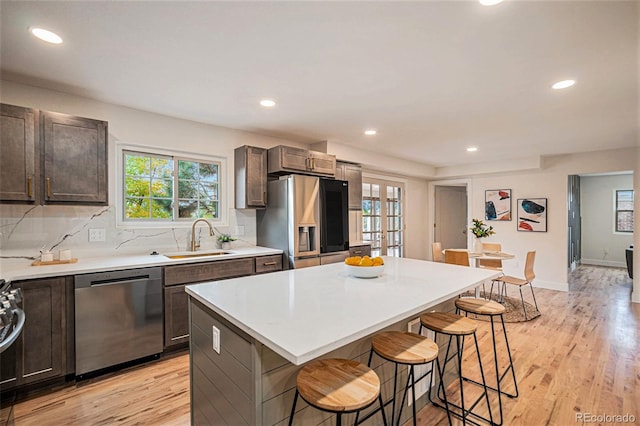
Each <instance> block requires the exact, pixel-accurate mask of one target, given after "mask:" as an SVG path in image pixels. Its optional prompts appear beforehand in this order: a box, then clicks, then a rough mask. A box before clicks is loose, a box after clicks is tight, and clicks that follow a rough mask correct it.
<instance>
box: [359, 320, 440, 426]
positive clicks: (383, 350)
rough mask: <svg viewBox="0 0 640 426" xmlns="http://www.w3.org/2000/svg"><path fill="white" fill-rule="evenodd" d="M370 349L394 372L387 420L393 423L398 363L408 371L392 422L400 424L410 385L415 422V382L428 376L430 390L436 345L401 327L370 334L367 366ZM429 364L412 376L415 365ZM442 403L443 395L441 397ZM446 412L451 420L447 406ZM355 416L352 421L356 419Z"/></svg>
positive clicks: (414, 422)
mask: <svg viewBox="0 0 640 426" xmlns="http://www.w3.org/2000/svg"><path fill="white" fill-rule="evenodd" d="M374 352H375V353H376V354H377V355H378V356H380V357H381V358H382V359H385V360H387V361H390V362H393V363H394V368H395V370H394V375H393V397H392V399H391V400H392V401H393V405H392V407H391V424H392V425H393V422H394V418H395V412H396V389H397V382H398V366H399V365H408V366H409V375H408V376H407V384H406V386H405V388H404V392H403V394H402V402H401V403H400V411H399V413H398V420H397V422H396V424H398V425H399V424H400V419H401V418H402V409H403V407H404V401H405V399H406V397H407V392H408V390H409V388H411V395H412V398H413V404H412V407H413V424H414V426H415V424H416V395H415V391H414V389H415V386H416V382H418V381H420V380H422V379H424V378H425V377H427V375H428V374H431V376H430V377H429V390H431V383H432V378H433V373H434V369H433V361H434V360H435V359H436V358H438V345H437V344H436V342H434V341H433V340H431V339H428V338H426V337H424V336H421V335H419V334H416V333H410V332H403V331H386V332H384V333H379V334H376V335H375V336H373V339H372V341H371V351H370V352H369V364H368V365H369V366H371V360H372V358H373V354H374ZM423 364H431V369H430V370H429V371H427V372H426V373H424V374H423V375H422V376H420V377H419V378H417V379H416V376H415V369H414V367H415V366H416V365H423ZM389 402H391V401H386V402H385V403H384V405H387V404H388V403H389ZM445 405H446V399H445ZM447 416H448V417H449V424H451V417H450V415H449V411H448V410H447ZM357 419H358V418H357V417H356V423H357Z"/></svg>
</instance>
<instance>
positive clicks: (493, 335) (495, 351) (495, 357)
mask: <svg viewBox="0 0 640 426" xmlns="http://www.w3.org/2000/svg"><path fill="white" fill-rule="evenodd" d="M500 317H502V315H500ZM490 319H491V341H492V343H493V362H494V365H495V367H496V388H497V391H498V412H499V413H500V423H496V425H497V426H500V425H502V391H501V390H500V381H501V379H500V369H499V368H498V349H497V346H496V330H495V325H494V324H493V315H491V316H490Z"/></svg>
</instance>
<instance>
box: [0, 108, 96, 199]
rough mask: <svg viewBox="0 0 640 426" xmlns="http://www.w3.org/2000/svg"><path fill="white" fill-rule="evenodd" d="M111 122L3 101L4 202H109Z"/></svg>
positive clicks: (0, 166) (0, 169) (0, 177)
mask: <svg viewBox="0 0 640 426" xmlns="http://www.w3.org/2000/svg"><path fill="white" fill-rule="evenodd" d="M107 140H108V136H107V122H106V121H99V120H92V119H89V118H82V117H75V116H71V115H66V114H59V113H54V112H47V111H38V110H35V109H30V108H24V107H20V106H14V105H7V104H0V202H14V203H33V204H55V203H58V204H93V205H107V202H108V199H107V194H108V186H107V182H108V177H107V160H108V153H107Z"/></svg>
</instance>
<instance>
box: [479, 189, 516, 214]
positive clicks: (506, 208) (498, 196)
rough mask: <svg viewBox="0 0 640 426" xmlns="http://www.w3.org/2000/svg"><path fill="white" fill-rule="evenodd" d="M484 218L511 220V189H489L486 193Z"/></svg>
mask: <svg viewBox="0 0 640 426" xmlns="http://www.w3.org/2000/svg"><path fill="white" fill-rule="evenodd" d="M484 218H485V219H486V220H511V190H510V189H489V190H487V191H485V192H484Z"/></svg>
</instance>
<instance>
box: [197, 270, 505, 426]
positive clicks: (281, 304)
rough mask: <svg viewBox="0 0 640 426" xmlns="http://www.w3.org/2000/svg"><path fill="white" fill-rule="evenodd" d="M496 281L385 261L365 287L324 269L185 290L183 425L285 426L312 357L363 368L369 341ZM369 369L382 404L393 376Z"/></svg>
mask: <svg viewBox="0 0 640 426" xmlns="http://www.w3.org/2000/svg"><path fill="white" fill-rule="evenodd" d="M497 275H498V274H497V273H496V272H495V271H490V270H484V269H476V268H466V267H460V266H454V265H447V264H442V263H434V262H428V261H420V260H412V259H399V258H385V270H384V272H383V274H382V275H381V276H380V277H378V278H373V279H359V278H353V277H350V276H348V275H347V273H346V271H345V268H344V266H343V265H342V264H332V265H324V266H317V267H312V268H305V269H296V270H290V271H282V272H276V273H271V274H265V275H254V276H250V277H244V278H237V279H232V280H225V281H219V282H210V283H203V284H195V285H189V286H187V287H186V291H187V293H188V294H189V296H190V327H191V329H190V331H191V406H192V410H191V413H192V414H191V415H192V423H194V424H257V425H262V424H264V425H270V424H279V423H282V424H286V422H287V421H288V416H289V410H290V407H291V401H292V399H293V394H294V390H295V375H296V371H297V370H298V369H299V368H300V367H299V366H300V365H302V364H304V363H305V362H307V361H310V360H312V359H316V358H319V357H343V358H352V359H357V360H359V361H361V362H366V361H367V358H368V353H369V348H370V336H371V335H372V334H374V333H376V332H378V331H381V330H391V329H397V330H406V329H407V323H408V322H409V321H411V320H414V319H415V318H417V317H418V316H419V314H421V313H423V312H426V311H431V310H434V308H435V309H437V310H450V309H452V306H453V304H452V303H451V299H452V298H454V297H456V296H457V295H458V294H460V293H462V292H464V291H466V290H470V289H473V288H475V287H477V286H479V285H481V284H482V283H484V282H490V281H491V279H492V278H495V277H497ZM214 327H215V328H216V329H218V330H220V337H219V347H220V353H218V352H217V351H216V350H215V349H214V346H215V342H214V337H213V335H214V334H215V330H214ZM373 366H374V367H375V368H376V372H377V373H378V375H380V376H381V382H382V383H383V397H384V398H385V399H387V398H388V397H389V396H390V392H391V389H392V387H393V385H392V382H393V380H392V378H393V371H392V370H393V368H391V369H389V368H388V367H389V366H388V365H386V363H383V362H381V361H380V360H379V359H378V360H375V362H374V364H373ZM424 403H425V402H424V398H421V399H420V400H419V401H418V402H417V404H418V406H419V407H420V406H422V405H424ZM299 409H300V410H301V411H300V412H298V413H297V414H296V424H298V423H299V424H319V423H321V422H322V421H323V420H324V419H326V418H328V417H331V416H330V415H329V414H327V413H322V412H320V411H318V410H314V409H308V408H307V407H306V406H305V405H304V404H299ZM408 412H409V410H405V414H407V415H408ZM349 420H350V419H348V418H345V422H348V421H349ZM370 421H371V422H377V421H379V418H378V417H376V416H374V417H372V418H371V419H370ZM372 424H373V423H372Z"/></svg>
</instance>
